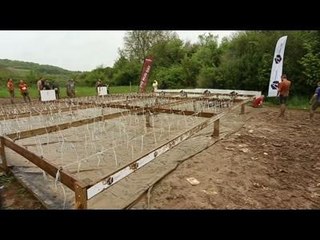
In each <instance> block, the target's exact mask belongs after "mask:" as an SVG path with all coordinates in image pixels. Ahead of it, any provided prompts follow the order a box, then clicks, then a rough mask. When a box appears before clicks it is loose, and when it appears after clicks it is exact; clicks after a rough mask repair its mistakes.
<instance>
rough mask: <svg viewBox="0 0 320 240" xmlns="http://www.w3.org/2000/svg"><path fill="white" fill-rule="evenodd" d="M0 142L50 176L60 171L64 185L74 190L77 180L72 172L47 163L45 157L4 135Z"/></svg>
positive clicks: (54, 175)
mask: <svg viewBox="0 0 320 240" xmlns="http://www.w3.org/2000/svg"><path fill="white" fill-rule="evenodd" d="M1 142H2V143H3V144H4V145H5V146H6V147H8V148H10V149H11V150H13V151H14V152H16V153H18V154H19V155H21V156H22V157H24V158H26V159H27V160H29V161H30V162H32V163H33V164H35V165H36V166H38V167H39V168H41V169H42V170H44V171H45V172H46V173H48V174H49V175H50V176H52V177H54V178H55V177H56V174H57V172H58V171H59V173H60V181H61V182H62V183H63V184H64V185H66V186H67V187H68V188H70V189H71V190H73V191H75V183H76V182H77V181H79V180H78V179H77V178H76V177H75V176H73V175H72V174H70V173H68V172H66V171H64V170H63V169H62V170H61V169H59V168H58V167H57V166H55V165H53V164H52V163H49V162H48V160H47V159H45V158H44V157H42V156H41V157H39V156H38V155H36V154H34V153H33V152H30V151H29V150H27V149H25V148H23V147H22V146H20V145H18V144H16V143H14V142H13V141H11V140H10V139H7V138H5V137H1Z"/></svg>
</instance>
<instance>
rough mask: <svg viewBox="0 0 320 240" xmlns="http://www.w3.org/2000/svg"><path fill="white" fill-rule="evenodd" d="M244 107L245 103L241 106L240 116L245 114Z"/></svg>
mask: <svg viewBox="0 0 320 240" xmlns="http://www.w3.org/2000/svg"><path fill="white" fill-rule="evenodd" d="M245 106H246V104H245V103H243V104H241V112H240V113H241V114H244V113H245Z"/></svg>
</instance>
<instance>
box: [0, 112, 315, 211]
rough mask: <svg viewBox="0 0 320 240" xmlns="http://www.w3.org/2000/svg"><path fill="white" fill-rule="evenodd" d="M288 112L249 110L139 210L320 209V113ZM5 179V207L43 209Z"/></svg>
mask: <svg viewBox="0 0 320 240" xmlns="http://www.w3.org/2000/svg"><path fill="white" fill-rule="evenodd" d="M287 113H288V114H287V119H278V118H277V114H278V108H270V107H263V108H260V109H254V108H251V107H247V108H246V114H248V117H249V120H248V121H247V122H246V123H245V125H244V126H243V127H242V128H241V130H240V131H238V132H236V133H234V134H232V135H230V136H228V137H226V138H225V139H223V140H221V141H219V142H217V143H216V144H214V145H212V146H211V147H209V148H207V149H206V150H204V151H202V152H201V153H199V154H197V155H196V156H194V157H192V158H190V159H188V160H187V161H185V162H183V163H181V165H179V166H178V168H177V169H176V170H175V171H174V172H173V173H171V174H169V175H168V176H166V177H165V178H164V179H162V180H161V181H160V182H159V183H158V184H156V185H155V186H153V188H152V189H151V191H150V192H149V194H146V195H145V196H144V197H143V198H142V199H141V200H140V201H139V202H138V203H137V204H135V205H134V206H133V208H135V209H239V208H240V209H318V208H320V143H319V140H320V137H319V136H320V125H319V123H320V114H319V112H318V113H317V114H316V115H315V119H314V121H313V122H310V121H309V120H307V119H308V112H307V111H300V110H289V111H288V112H287ZM190 177H193V178H195V179H197V180H198V181H199V184H197V185H191V184H190V183H189V182H188V181H187V180H186V179H187V178H190ZM0 179H1V181H0V187H1V188H2V189H1V190H0V192H1V198H2V208H11V209H12V208H25V209H39V208H42V207H41V205H40V203H39V202H38V201H37V200H36V199H35V198H33V197H32V196H31V195H29V193H28V192H27V191H25V190H24V189H23V188H22V187H21V186H20V185H19V184H18V183H17V182H16V181H15V180H14V179H12V177H7V176H1V178H0Z"/></svg>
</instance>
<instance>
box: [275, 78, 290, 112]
mask: <svg viewBox="0 0 320 240" xmlns="http://www.w3.org/2000/svg"><path fill="white" fill-rule="evenodd" d="M290 87H291V81H290V80H288V79H287V75H286V74H283V75H282V76H281V81H280V83H279V85H278V96H279V101H280V114H279V117H284V113H285V111H286V104H287V100H288V97H289V92H290Z"/></svg>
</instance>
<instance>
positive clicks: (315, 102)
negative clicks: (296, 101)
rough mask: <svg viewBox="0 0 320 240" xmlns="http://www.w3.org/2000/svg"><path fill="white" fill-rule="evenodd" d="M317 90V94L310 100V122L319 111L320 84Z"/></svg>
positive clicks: (319, 83)
mask: <svg viewBox="0 0 320 240" xmlns="http://www.w3.org/2000/svg"><path fill="white" fill-rule="evenodd" d="M317 85H318V86H317V88H316V91H315V93H314V94H313V96H312V98H311V99H310V102H309V103H310V104H311V107H310V120H312V119H313V116H314V112H315V111H316V110H317V108H318V107H319V106H320V82H318V84H317Z"/></svg>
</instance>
